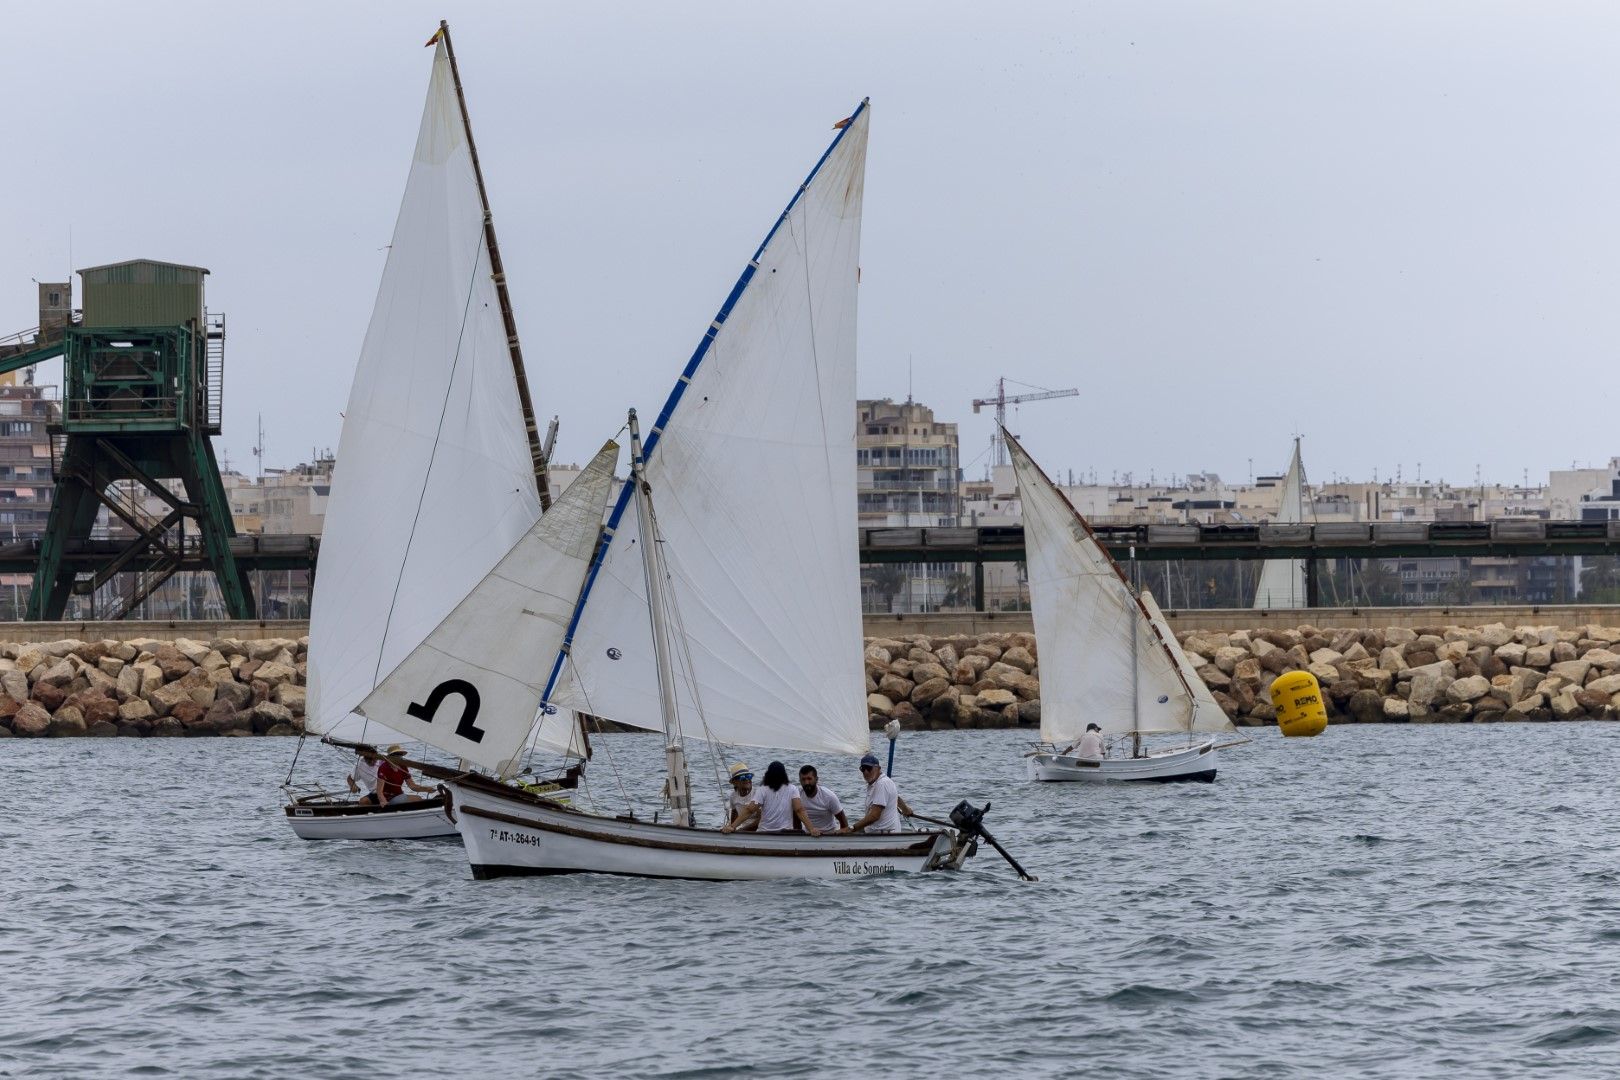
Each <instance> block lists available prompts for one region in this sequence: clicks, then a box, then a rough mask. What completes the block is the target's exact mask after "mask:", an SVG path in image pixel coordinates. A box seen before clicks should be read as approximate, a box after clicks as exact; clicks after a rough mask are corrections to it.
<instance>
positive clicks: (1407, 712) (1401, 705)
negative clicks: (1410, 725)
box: [1384, 697, 1412, 724]
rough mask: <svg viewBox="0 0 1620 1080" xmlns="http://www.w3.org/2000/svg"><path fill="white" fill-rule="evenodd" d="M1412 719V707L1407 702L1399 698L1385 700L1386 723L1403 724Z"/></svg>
mask: <svg viewBox="0 0 1620 1080" xmlns="http://www.w3.org/2000/svg"><path fill="white" fill-rule="evenodd" d="M1411 719H1412V707H1411V705H1409V704H1408V703H1407V702H1406V701H1405V700H1403V699H1402V698H1398V697H1392V698H1385V699H1384V720H1385V722H1386V723H1392V724H1403V723H1406V722H1407V721H1408V720H1411Z"/></svg>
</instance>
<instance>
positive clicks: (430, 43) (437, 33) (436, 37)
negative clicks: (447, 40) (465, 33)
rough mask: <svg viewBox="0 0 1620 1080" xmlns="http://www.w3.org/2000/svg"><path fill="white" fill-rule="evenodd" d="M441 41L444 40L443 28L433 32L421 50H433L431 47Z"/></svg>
mask: <svg viewBox="0 0 1620 1080" xmlns="http://www.w3.org/2000/svg"><path fill="white" fill-rule="evenodd" d="M443 39H444V27H442V26H441V27H439V28H438V29H437V30H435V31H433V36H432V37H430V38H428V39H427V44H426V45H424V46H422V48H424V49H431V48H433V46H435V45H437V44H438V43H439V42H440V41H441V40H443Z"/></svg>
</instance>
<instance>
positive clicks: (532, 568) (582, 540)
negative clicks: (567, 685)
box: [358, 441, 619, 775]
mask: <svg viewBox="0 0 1620 1080" xmlns="http://www.w3.org/2000/svg"><path fill="white" fill-rule="evenodd" d="M618 457H619V444H618V443H616V442H611V441H610V442H609V443H608V444H607V445H605V446H603V447H602V449H601V450H600V451H599V452H598V453H597V455H596V457H595V458H594V459H592V461H591V463H590V464H589V465H587V466H586V467H585V469H584V470H583V471H582V472H581V473H580V474H579V476H578V478H576V479H575V480H574V482H573V483H571V484H569V485H568V488H567V489H566V490H565V491H564V492H563V493H562V495H561V496H559V497H558V499H557V501H556V502H554V503H552V505H551V509H549V510H547V511H546V512H545V514H544V515H543V516H542V517H541V518H540V520H539V521H537V522H536V523H535V525H534V527H533V528H531V529H530V530H529V531H528V532H526V533H524V534H523V536H522V537H521V538H520V539H519V540H518V542H517V543H516V544H515V545H513V547H512V550H510V551H509V552H507V553H506V556H505V557H504V558H502V559H501V561H500V562H498V563H496V564H495V568H494V569H493V570H491V571H490V572H489V574H488V575H487V576H486V577H485V578H484V579H483V580H482V581H480V582H479V583H478V584H477V585H476V586H475V587H474V588H473V589H472V591H471V592H469V593H468V594H467V595H466V597H465V598H463V599H462V601H461V602H460V603H459V604H457V605H456V606H455V609H454V610H453V611H451V612H450V614H449V616H448V617H446V619H445V620H444V621H443V622H442V623H440V624H439V625H438V627H437V628H436V629H435V630H434V631H433V632H432V633H431V634H429V635H428V636H427V639H426V640H425V641H423V642H422V644H421V645H419V646H417V648H416V649H415V651H413V652H412V653H411V654H410V656H408V657H406V658H405V660H404V662H402V663H401V664H400V665H399V666H398V667H397V668H395V669H394V671H393V673H392V674H391V675H389V676H388V677H387V678H386V679H384V680H383V681H382V683H381V684H380V685H378V687H377V689H375V690H373V691H372V692H371V694H370V695H369V696H367V697H366V699H365V701H364V702H362V703H361V705H360V708H359V710H358V711H359V712H360V713H361V714H362V715H364V716H368V717H371V718H372V719H374V720H377V721H379V722H381V723H383V724H386V725H387V726H389V727H391V728H393V729H394V730H396V731H398V732H400V733H401V734H403V735H405V736H407V737H409V738H413V739H420V740H422V741H423V742H425V743H427V744H428V745H430V746H436V747H438V748H439V749H440V750H444V751H445V752H447V753H450V754H454V755H455V756H456V757H459V758H463V759H465V760H467V761H471V762H473V763H474V764H477V765H482V766H484V767H485V768H486V769H490V770H492V771H494V772H496V773H500V774H507V775H509V774H510V773H512V772H514V771H516V766H517V765H518V764H520V762H519V758H520V757H521V755H522V751H523V749H524V747H525V745H526V744H527V743H528V742H529V737H530V730H531V728H533V726H534V720H535V717H536V715H537V713H538V710H539V706H540V697H541V695H542V693H544V691H545V688H546V678H547V675H548V674H549V665H548V664H547V663H546V659H547V658H549V657H552V656H555V655H556V653H557V650H558V649H560V648H561V647H562V643H563V638H564V636H565V635H566V634H567V632H568V623H569V621H570V620H571V619H572V617H573V613H574V605H575V603H576V602H577V601H578V599H579V591H580V588H581V586H583V585H584V583H585V571H586V570H587V569H589V567H590V561H591V555H592V553H593V552H594V551H595V550H596V541H597V537H598V536H599V534H600V533H601V529H602V516H603V514H604V512H605V511H606V510H607V501H608V495H609V494H610V493H611V492H612V490H613V466H614V463H615V462H616V461H617V460H618ZM576 727H577V725H576ZM547 737H548V739H550V738H553V736H552V735H550V734H548V736H547ZM570 741H571V740H570ZM564 745H565V746H566V745H567V744H566V743H565V744H564Z"/></svg>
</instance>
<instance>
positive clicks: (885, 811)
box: [849, 754, 911, 833]
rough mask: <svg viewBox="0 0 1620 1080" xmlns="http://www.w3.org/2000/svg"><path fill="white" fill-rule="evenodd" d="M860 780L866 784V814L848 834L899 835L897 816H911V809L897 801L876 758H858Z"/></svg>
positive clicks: (898, 797) (897, 790) (898, 818)
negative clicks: (895, 833)
mask: <svg viewBox="0 0 1620 1080" xmlns="http://www.w3.org/2000/svg"><path fill="white" fill-rule="evenodd" d="M861 777H862V779H864V780H865V781H866V814H865V816H863V817H862V818H861V820H859V821H857V822H856V823H855V824H854V825H851V826H850V829H849V831H850V832H875V833H894V832H899V831H900V815H901V814H904V815H905V816H906V817H910V816H911V807H909V806H907V805H906V800H904V799H902V798H901V797H900V789H899V788H898V787H896V786H895V784H894V781H893V780H891V779H890V778H889V777H887V776H884V775H883V765H882V763H881V762H879V761H878V759H877V755H876V754H867V755H866V756H865V757H863V758H861Z"/></svg>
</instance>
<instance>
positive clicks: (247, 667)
mask: <svg viewBox="0 0 1620 1080" xmlns="http://www.w3.org/2000/svg"><path fill="white" fill-rule="evenodd" d="M308 648H309V639H308V638H307V637H303V638H297V639H293V638H263V639H258V640H238V639H235V638H219V639H214V640H210V641H195V640H192V639H189V638H175V639H173V640H172V641H158V640H155V639H152V638H139V639H135V640H131V641H111V640H107V641H79V640H76V639H63V640H61V641H49V642H28V643H22V644H17V643H0V738H10V737H22V738H39V737H45V736H55V737H61V736H76V735H88V736H102V737H113V736H124V737H128V738H143V737H148V736H199V735H297V734H299V733H300V732H302V731H303V729H304V678H305V675H306V673H307V667H306V663H307V656H308Z"/></svg>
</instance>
